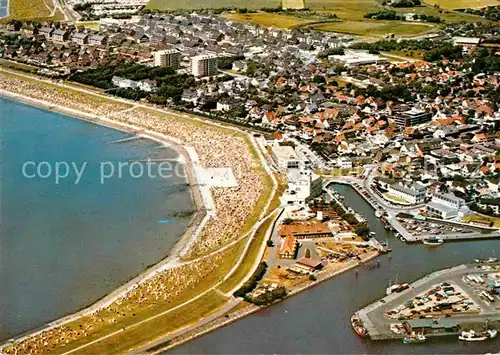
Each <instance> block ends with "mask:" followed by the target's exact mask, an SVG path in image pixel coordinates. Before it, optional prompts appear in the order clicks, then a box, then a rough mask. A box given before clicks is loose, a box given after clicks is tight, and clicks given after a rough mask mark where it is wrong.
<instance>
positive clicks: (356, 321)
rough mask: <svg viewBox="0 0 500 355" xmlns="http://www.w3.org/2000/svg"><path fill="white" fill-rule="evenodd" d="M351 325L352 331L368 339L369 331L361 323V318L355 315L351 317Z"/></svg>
mask: <svg viewBox="0 0 500 355" xmlns="http://www.w3.org/2000/svg"><path fill="white" fill-rule="evenodd" d="M351 325H352V329H354V331H355V332H356V334H358V335H359V336H360V337H362V338H366V337H367V336H368V330H367V329H366V328H365V326H364V325H363V322H362V321H361V318H359V316H358V315H357V314H356V313H355V314H353V316H352V317H351Z"/></svg>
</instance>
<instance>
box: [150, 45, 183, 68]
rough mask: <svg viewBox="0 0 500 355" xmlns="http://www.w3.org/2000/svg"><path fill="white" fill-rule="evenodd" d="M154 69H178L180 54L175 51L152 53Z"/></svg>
mask: <svg viewBox="0 0 500 355" xmlns="http://www.w3.org/2000/svg"><path fill="white" fill-rule="evenodd" d="M153 54H154V65H155V67H170V68H172V69H179V64H180V58H181V54H180V53H179V52H178V51H177V50H175V49H169V50H163V51H158V52H154V53H153Z"/></svg>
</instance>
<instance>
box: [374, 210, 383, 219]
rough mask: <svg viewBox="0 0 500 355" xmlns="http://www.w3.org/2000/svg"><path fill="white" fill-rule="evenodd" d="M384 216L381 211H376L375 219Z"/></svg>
mask: <svg viewBox="0 0 500 355" xmlns="http://www.w3.org/2000/svg"><path fill="white" fill-rule="evenodd" d="M383 215H384V214H383V213H382V212H380V211H379V210H376V211H375V217H377V218H380V217H382V216H383Z"/></svg>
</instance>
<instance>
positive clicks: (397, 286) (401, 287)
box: [385, 283, 410, 296]
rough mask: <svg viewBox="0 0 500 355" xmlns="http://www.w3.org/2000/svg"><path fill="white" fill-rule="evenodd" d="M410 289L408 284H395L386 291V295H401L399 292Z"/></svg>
mask: <svg viewBox="0 0 500 355" xmlns="http://www.w3.org/2000/svg"><path fill="white" fill-rule="evenodd" d="M409 287H410V285H408V284H407V283H404V284H394V285H392V286H389V287H387V288H386V289H385V294H386V295H387V296H389V295H391V294H393V293H399V292H402V291H404V290H406V289H408V288H409Z"/></svg>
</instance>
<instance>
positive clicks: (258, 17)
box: [225, 12, 312, 28]
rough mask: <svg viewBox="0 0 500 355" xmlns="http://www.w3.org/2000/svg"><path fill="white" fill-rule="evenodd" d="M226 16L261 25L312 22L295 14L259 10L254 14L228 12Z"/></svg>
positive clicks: (281, 26)
mask: <svg viewBox="0 0 500 355" xmlns="http://www.w3.org/2000/svg"><path fill="white" fill-rule="evenodd" d="M225 17H226V18H228V19H230V20H234V21H241V22H252V23H257V24H259V25H261V26H265V27H276V28H291V27H295V26H297V25H305V24H307V23H310V22H312V21H309V20H307V19H303V18H299V17H295V16H288V15H281V14H271V13H266V12H258V13H254V14H238V13H230V14H226V15H225Z"/></svg>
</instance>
